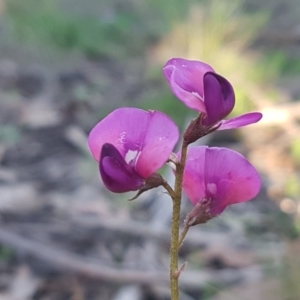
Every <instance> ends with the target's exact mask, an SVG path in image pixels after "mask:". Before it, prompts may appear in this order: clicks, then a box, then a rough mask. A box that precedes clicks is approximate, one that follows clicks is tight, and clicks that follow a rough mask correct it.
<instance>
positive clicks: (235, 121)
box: [217, 112, 263, 130]
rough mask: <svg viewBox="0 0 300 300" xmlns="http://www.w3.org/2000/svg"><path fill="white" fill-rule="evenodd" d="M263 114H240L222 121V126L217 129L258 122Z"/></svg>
mask: <svg viewBox="0 0 300 300" xmlns="http://www.w3.org/2000/svg"><path fill="white" fill-rule="evenodd" d="M262 116H263V115H262V114H261V113H260V112H252V113H248V114H244V115H241V116H238V117H236V118H232V119H229V120H224V121H222V122H221V126H220V127H219V128H218V129H217V130H226V129H234V128H239V127H243V126H247V125H249V124H253V123H257V122H258V121H259V120H260V119H261V118H262Z"/></svg>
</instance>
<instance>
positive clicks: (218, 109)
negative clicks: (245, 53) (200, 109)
mask: <svg viewBox="0 0 300 300" xmlns="http://www.w3.org/2000/svg"><path fill="white" fill-rule="evenodd" d="M204 104H205V107H206V115H207V116H206V118H205V119H204V120H203V124H204V125H213V124H215V123H217V122H219V121H221V120H222V119H224V118H225V117H226V116H228V115H229V114H230V112H231V111H232V109H233V108H234V104H235V95H234V90H233V88H232V86H231V84H230V83H229V81H227V80H226V79H225V78H224V77H222V76H220V75H218V74H215V73H211V72H208V73H206V74H205V76H204Z"/></svg>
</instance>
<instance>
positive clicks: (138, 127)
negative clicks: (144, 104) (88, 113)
mask: <svg viewBox="0 0 300 300" xmlns="http://www.w3.org/2000/svg"><path fill="white" fill-rule="evenodd" d="M149 119H150V114H149V112H147V111H144V110H142V109H138V108H129V107H124V108H119V109H116V110H114V111H113V112H112V113H110V114H109V115H108V116H107V117H105V118H104V119H103V120H101V121H100V122H99V123H98V124H97V125H96V126H95V127H94V128H93V129H92V131H91V132H90V135H89V138H88V144H89V147H90V149H91V152H92V153H93V156H94V158H95V159H96V160H97V161H99V159H100V154H101V149H102V146H103V145H104V144H106V143H109V144H112V145H114V146H115V147H116V148H117V149H118V151H119V152H120V153H121V155H122V156H123V157H124V156H125V154H126V153H127V151H128V150H131V151H140V150H141V149H142V146H143V141H144V139H145V136H146V132H147V129H148V122H149Z"/></svg>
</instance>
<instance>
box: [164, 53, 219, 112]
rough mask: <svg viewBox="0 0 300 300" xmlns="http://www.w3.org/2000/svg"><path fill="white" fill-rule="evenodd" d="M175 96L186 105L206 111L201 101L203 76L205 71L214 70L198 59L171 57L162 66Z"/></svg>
mask: <svg viewBox="0 0 300 300" xmlns="http://www.w3.org/2000/svg"><path fill="white" fill-rule="evenodd" d="M163 71H164V75H165V77H166V79H167V80H168V81H169V83H170V86H171V89H172V91H173V93H174V94H175V96H176V97H177V98H178V99H180V100H181V101H182V102H183V103H184V104H185V105H186V106H188V107H190V108H192V109H195V110H197V111H200V112H206V110H205V105H204V103H203V95H204V90H203V89H204V88H203V78H204V75H205V73H207V72H214V70H213V68H212V67H211V66H209V65H207V64H205V63H202V62H200V61H193V60H186V59H182V58H173V59H171V60H169V61H168V62H167V63H166V65H165V67H164V68H163Z"/></svg>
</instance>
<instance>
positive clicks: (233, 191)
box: [179, 146, 261, 216]
mask: <svg viewBox="0 0 300 300" xmlns="http://www.w3.org/2000/svg"><path fill="white" fill-rule="evenodd" d="M179 155H180V153H179ZM260 187H261V179H260V176H259V174H258V172H257V171H256V169H255V168H254V167H253V166H252V165H251V164H250V163H249V162H248V161H247V159H246V158H245V157H243V156H242V155H241V154H239V153H237V152H235V151H233V150H230V149H226V148H217V147H212V148H209V147H206V146H199V147H190V148H189V150H188V156H187V161H186V167H185V172H184V179H183V189H184V191H185V193H186V194H187V195H188V197H189V199H190V200H191V201H192V202H193V204H197V203H198V202H199V201H201V200H203V199H204V198H207V199H211V201H212V202H211V209H210V213H211V214H212V215H213V216H215V215H217V214H220V213H221V212H222V211H223V210H224V209H225V208H226V206H228V205H230V204H234V203H239V202H244V201H248V200H250V199H252V198H253V197H255V196H256V195H257V194H258V192H259V190H260Z"/></svg>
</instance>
